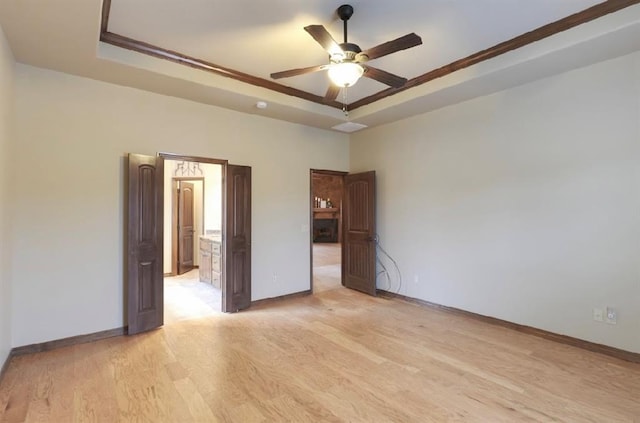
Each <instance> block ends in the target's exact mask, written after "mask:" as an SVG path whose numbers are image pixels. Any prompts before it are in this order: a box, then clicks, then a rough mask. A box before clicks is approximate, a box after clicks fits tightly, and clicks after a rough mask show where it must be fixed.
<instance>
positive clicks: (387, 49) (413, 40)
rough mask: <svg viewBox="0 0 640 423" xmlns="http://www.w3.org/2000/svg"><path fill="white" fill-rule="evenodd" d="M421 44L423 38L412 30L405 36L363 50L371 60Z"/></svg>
mask: <svg viewBox="0 0 640 423" xmlns="http://www.w3.org/2000/svg"><path fill="white" fill-rule="evenodd" d="M420 44H422V38H420V37H419V36H418V35H416V34H415V33H413V32H412V33H411V34H407V35H405V36H404V37H400V38H396V39H395V40H392V41H387V42H386V43H382V44H380V45H377V46H375V47H371V48H370V49H368V50H365V51H363V53H364V54H366V55H367V56H368V57H369V60H373V59H377V58H378V57H382V56H386V55H387V54H391V53H395V52H396V51H400V50H405V49H408V48H411V47H415V46H419V45H420Z"/></svg>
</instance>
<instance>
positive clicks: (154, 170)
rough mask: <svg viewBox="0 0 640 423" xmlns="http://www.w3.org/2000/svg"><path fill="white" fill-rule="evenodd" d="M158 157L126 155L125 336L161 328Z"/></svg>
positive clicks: (161, 172)
mask: <svg viewBox="0 0 640 423" xmlns="http://www.w3.org/2000/svg"><path fill="white" fill-rule="evenodd" d="M163 181H164V159H163V158H162V157H152V156H143V155H140V154H129V175H128V189H129V192H128V204H127V208H128V236H127V253H128V260H127V276H128V305H127V311H128V315H127V323H128V333H129V335H132V334H135V333H138V332H143V331H146V330H150V329H154V328H157V327H159V326H162V324H163V321H164V315H163V311H164V310H163V306H164V304H163V302H164V295H163V294H164V293H163V280H162V277H163V275H162V272H163V269H162V236H163V234H162V229H163V220H162V214H163V208H164V200H163V194H164V190H163V186H164V184H163Z"/></svg>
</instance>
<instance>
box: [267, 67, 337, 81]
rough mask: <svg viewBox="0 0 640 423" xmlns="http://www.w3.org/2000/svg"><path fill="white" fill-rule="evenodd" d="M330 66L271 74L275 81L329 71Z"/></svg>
mask: <svg viewBox="0 0 640 423" xmlns="http://www.w3.org/2000/svg"><path fill="white" fill-rule="evenodd" d="M327 67H328V65H319V66H310V67H308V68H300V69H289V70H286V71H282V72H275V73H272V74H271V77H272V78H273V79H280V78H289V77H290V76H297V75H304V74H305V73H313V72H318V71H321V70H325V69H327Z"/></svg>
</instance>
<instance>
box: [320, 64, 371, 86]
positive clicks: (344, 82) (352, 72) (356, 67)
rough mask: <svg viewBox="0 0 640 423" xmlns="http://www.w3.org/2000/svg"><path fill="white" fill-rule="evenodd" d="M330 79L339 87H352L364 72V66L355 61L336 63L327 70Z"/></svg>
mask: <svg viewBox="0 0 640 423" xmlns="http://www.w3.org/2000/svg"><path fill="white" fill-rule="evenodd" d="M327 73H328V74H329V79H330V80H331V82H333V83H334V84H335V85H336V86H338V87H342V88H345V87H351V86H353V85H355V83H356V82H358V79H360V77H361V76H362V74H363V73H364V68H363V67H362V66H360V64H358V63H355V62H341V63H334V64H332V65H331V67H330V68H329V71H328V72H327Z"/></svg>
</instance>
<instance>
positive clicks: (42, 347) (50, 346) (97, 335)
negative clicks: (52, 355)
mask: <svg viewBox="0 0 640 423" xmlns="http://www.w3.org/2000/svg"><path fill="white" fill-rule="evenodd" d="M126 333H127V330H126V328H124V327H121V328H115V329H109V330H103V331H100V332H94V333H89V334H86V335H77V336H71V337H69V338H63V339H57V340H54V341H47V342H41V343H38V344H31V345H25V346H23V347H16V348H13V349H12V350H11V353H10V354H9V357H15V356H17V355H23V354H33V353H38V352H43V351H51V350H55V349H57V348H62V347H69V346H72V345H78V344H86V343H88V342H94V341H99V340H101V339H106V338H111V337H114V336H120V335H124V334H126ZM7 361H8V360H7Z"/></svg>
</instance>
